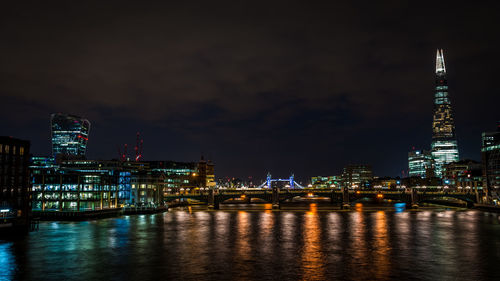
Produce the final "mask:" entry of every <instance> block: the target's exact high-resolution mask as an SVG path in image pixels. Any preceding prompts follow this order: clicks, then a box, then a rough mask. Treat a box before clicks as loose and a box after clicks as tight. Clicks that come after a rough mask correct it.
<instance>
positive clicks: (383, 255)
mask: <svg viewBox="0 0 500 281" xmlns="http://www.w3.org/2000/svg"><path fill="white" fill-rule="evenodd" d="M374 232H375V233H374V236H375V238H376V239H375V245H374V246H375V253H374V257H373V259H374V265H373V266H374V268H375V276H376V277H377V279H378V280H384V279H387V278H388V277H389V274H390V261H389V255H390V250H391V247H390V245H389V237H388V234H387V215H386V213H385V212H384V211H378V212H377V213H376V214H375V231H374Z"/></svg>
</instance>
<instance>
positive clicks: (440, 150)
mask: <svg viewBox="0 0 500 281" xmlns="http://www.w3.org/2000/svg"><path fill="white" fill-rule="evenodd" d="M446 79H447V78H446V67H445V63H444V54H443V50H438V51H437V55H436V92H435V94H434V116H433V122H432V144H431V154H432V159H433V160H434V164H435V174H436V176H438V177H441V176H442V173H443V165H445V164H448V163H451V162H456V161H458V145H457V139H456V135H455V120H454V117H453V111H452V108H451V102H450V98H449V96H448V82H447V80H446Z"/></svg>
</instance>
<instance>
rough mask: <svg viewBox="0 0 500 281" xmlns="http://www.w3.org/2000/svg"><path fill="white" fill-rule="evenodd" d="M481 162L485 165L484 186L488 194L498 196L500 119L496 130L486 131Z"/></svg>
mask: <svg viewBox="0 0 500 281" xmlns="http://www.w3.org/2000/svg"><path fill="white" fill-rule="evenodd" d="M481 160H482V161H481V162H482V166H483V187H484V188H486V189H487V192H488V195H489V196H491V195H493V197H497V196H498V195H497V194H496V193H497V191H498V189H500V121H499V122H498V126H497V131H496V132H485V133H483V137H482V145H481Z"/></svg>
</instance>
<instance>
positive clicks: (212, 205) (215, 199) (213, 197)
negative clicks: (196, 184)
mask: <svg viewBox="0 0 500 281" xmlns="http://www.w3.org/2000/svg"><path fill="white" fill-rule="evenodd" d="M208 208H209V209H215V210H218V209H219V195H218V194H215V190H214V189H209V190H208Z"/></svg>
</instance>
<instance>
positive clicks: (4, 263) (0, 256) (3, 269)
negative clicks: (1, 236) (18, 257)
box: [0, 241, 17, 280]
mask: <svg viewBox="0 0 500 281" xmlns="http://www.w3.org/2000/svg"><path fill="white" fill-rule="evenodd" d="M12 244H13V243H12V242H3V241H0V280H12V279H13V276H14V272H15V271H16V267H17V266H16V262H15V260H14V255H13V253H12V251H13V249H12Z"/></svg>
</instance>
